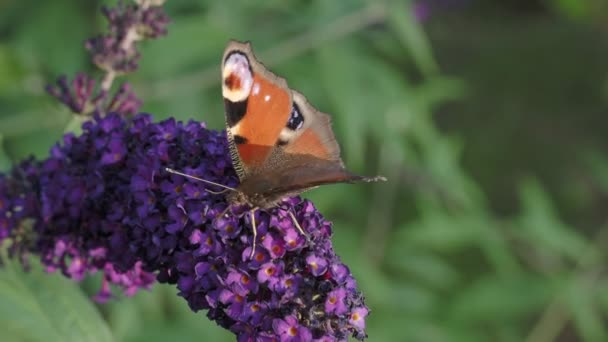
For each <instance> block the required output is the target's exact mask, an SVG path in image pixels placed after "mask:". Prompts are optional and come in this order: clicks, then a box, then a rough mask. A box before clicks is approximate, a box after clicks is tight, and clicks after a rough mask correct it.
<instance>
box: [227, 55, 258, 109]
mask: <svg viewBox="0 0 608 342" xmlns="http://www.w3.org/2000/svg"><path fill="white" fill-rule="evenodd" d="M222 79H223V86H222V93H223V95H224V98H225V99H227V100H229V101H231V102H241V101H244V100H246V99H247V98H248V97H249V93H250V92H251V87H252V85H253V72H252V70H251V65H250V64H249V59H247V56H245V55H244V54H242V53H240V52H236V51H235V52H233V53H231V54H229V55H228V56H227V57H226V60H225V61H224V67H223V70H222Z"/></svg>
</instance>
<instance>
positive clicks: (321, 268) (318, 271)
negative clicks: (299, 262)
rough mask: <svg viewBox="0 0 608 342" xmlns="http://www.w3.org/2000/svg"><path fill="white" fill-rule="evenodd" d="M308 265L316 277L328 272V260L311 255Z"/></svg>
mask: <svg viewBox="0 0 608 342" xmlns="http://www.w3.org/2000/svg"><path fill="white" fill-rule="evenodd" d="M306 264H307V265H308V267H309V268H310V272H311V273H312V274H313V275H314V276H317V277H318V276H320V275H323V274H324V273H325V272H326V271H327V260H325V259H324V258H321V257H318V256H316V255H314V254H311V255H309V256H307V257H306Z"/></svg>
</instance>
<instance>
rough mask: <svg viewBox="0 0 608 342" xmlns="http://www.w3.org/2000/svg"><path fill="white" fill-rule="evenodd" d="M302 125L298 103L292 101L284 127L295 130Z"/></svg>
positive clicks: (302, 120)
mask: <svg viewBox="0 0 608 342" xmlns="http://www.w3.org/2000/svg"><path fill="white" fill-rule="evenodd" d="M302 126H304V116H303V115H302V113H301V112H300V108H299V107H298V105H297V104H295V103H294V104H293V108H292V110H291V115H290V116H289V120H288V121H287V126H286V127H287V128H289V129H291V130H293V131H296V130H298V129H300V128H302Z"/></svg>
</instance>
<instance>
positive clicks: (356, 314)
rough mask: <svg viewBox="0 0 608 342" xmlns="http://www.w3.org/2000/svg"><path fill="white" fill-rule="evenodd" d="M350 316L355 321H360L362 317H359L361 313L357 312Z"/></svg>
mask: <svg viewBox="0 0 608 342" xmlns="http://www.w3.org/2000/svg"><path fill="white" fill-rule="evenodd" d="M350 318H351V319H352V320H353V321H358V320H359V318H360V317H359V314H358V313H356V312H355V313H353V314H352V316H350Z"/></svg>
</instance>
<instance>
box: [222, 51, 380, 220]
mask: <svg viewBox="0 0 608 342" xmlns="http://www.w3.org/2000/svg"><path fill="white" fill-rule="evenodd" d="M222 93H223V96H224V106H225V113H226V126H227V135H228V140H229V146H230V153H231V157H232V161H233V164H234V167H235V169H236V171H237V174H238V176H239V179H240V185H239V187H238V188H237V189H236V191H234V192H232V193H230V194H229V195H228V200H229V201H230V202H231V203H235V204H249V205H251V206H252V207H258V208H271V207H274V206H276V205H277V203H278V202H280V201H281V199H283V198H284V197H288V196H293V195H297V194H299V193H301V192H303V191H306V190H308V189H311V188H315V187H317V186H320V185H324V184H331V183H353V182H361V181H363V182H371V181H378V180H385V179H384V177H365V176H358V175H354V174H352V173H351V172H349V171H348V170H346V169H345V168H344V164H343V162H342V160H341V158H340V147H339V146H338V143H337V142H336V139H335V136H334V134H333V131H332V129H331V120H330V117H329V115H327V114H324V113H321V112H319V111H318V110H317V109H315V108H314V107H313V106H312V105H311V104H310V103H309V102H308V101H307V100H306V98H305V97H304V96H303V95H302V94H300V93H299V92H297V91H295V90H292V89H290V88H289V86H288V85H287V81H286V80H285V79H283V78H281V77H278V76H276V75H275V74H273V73H272V72H270V71H269V70H268V69H266V67H265V66H264V65H263V64H261V63H260V62H259V61H258V60H257V59H256V57H255V55H254V54H253V51H252V50H251V46H250V44H249V43H240V42H235V41H233V42H230V43H229V44H228V46H227V48H226V50H225V52H224V57H223V59H222Z"/></svg>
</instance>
